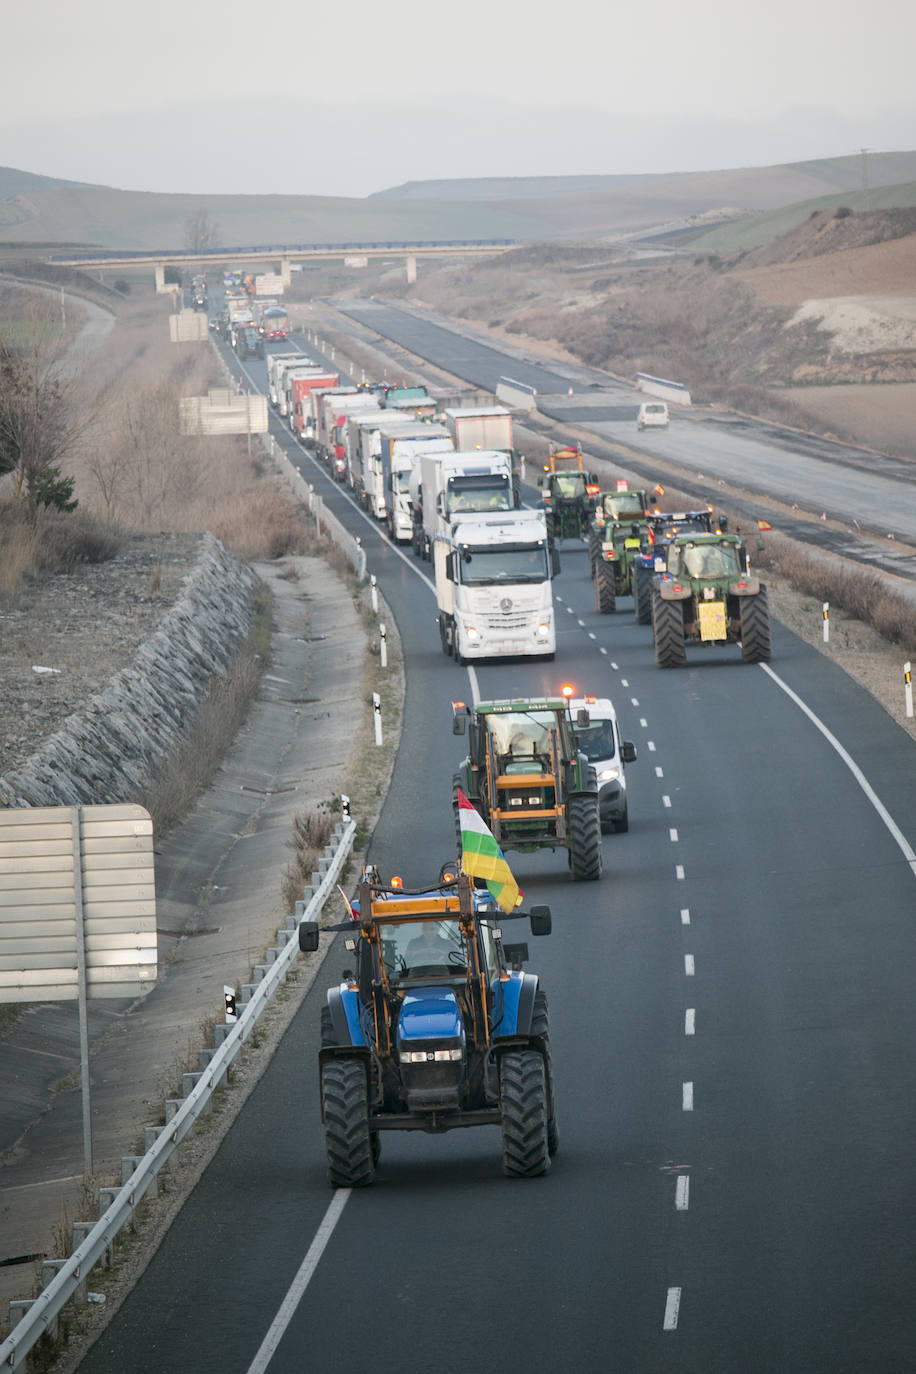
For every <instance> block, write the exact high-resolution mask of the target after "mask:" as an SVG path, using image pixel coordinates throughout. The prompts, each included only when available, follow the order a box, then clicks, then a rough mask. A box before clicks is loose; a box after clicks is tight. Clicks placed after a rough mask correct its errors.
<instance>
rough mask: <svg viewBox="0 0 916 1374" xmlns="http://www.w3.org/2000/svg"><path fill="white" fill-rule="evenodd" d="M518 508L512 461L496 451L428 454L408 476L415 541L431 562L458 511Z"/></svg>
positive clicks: (420, 553) (415, 546)
mask: <svg viewBox="0 0 916 1374" xmlns="http://www.w3.org/2000/svg"><path fill="white" fill-rule="evenodd" d="M516 504H517V499H516V496H515V491H514V487H513V482H512V460H511V458H510V457H509V455H508V454H506V453H500V452H498V451H497V450H495V449H493V450H490V451H489V452H488V451H487V450H485V449H484V450H479V449H474V450H472V451H471V452H463V451H461V450H458V451H456V452H454V453H446V454H435V453H431V454H424V455H423V457H422V458H421V459H420V462H419V463H418V464H417V466H416V467H415V468H414V471H413V473H412V474H411V478H410V510H411V518H412V521H413V525H412V529H411V543H412V545H413V551H414V553H415V554H416V555H417V557H418V558H430V557H431V553H432V545H433V540H434V539H435V538H436V537H437V536H438V535H440V534H446V533H447V532H448V528H449V525H450V524H451V521H452V517H453V516H454V515H455V513H456V512H457V511H477V512H484V511H494V510H501V511H509V510H514V509H515V507H516Z"/></svg>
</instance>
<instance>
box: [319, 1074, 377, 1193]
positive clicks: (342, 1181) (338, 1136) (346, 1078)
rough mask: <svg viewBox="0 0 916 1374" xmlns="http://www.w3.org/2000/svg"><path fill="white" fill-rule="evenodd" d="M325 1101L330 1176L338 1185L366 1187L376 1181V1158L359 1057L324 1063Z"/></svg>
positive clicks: (322, 1098) (323, 1084)
mask: <svg viewBox="0 0 916 1374" xmlns="http://www.w3.org/2000/svg"><path fill="white" fill-rule="evenodd" d="M321 1101H322V1106H323V1108H324V1117H325V1124H324V1134H325V1144H326V1146H327V1151H328V1178H329V1179H330V1181H331V1183H332V1184H333V1186H334V1187H335V1188H365V1187H366V1185H367V1184H369V1183H373V1182H374V1181H375V1161H374V1159H373V1151H372V1138H371V1132H370V1130H369V1092H368V1088H367V1086H366V1070H365V1068H364V1066H363V1065H362V1064H361V1063H360V1062H359V1060H356V1059H330V1060H328V1062H327V1063H326V1064H322V1066H321Z"/></svg>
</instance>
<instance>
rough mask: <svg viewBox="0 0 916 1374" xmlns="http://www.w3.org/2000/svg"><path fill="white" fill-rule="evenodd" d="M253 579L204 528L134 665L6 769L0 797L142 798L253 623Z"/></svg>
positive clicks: (8, 802) (1, 802)
mask: <svg viewBox="0 0 916 1374" xmlns="http://www.w3.org/2000/svg"><path fill="white" fill-rule="evenodd" d="M253 582H254V577H253V574H252V573H251V571H250V570H249V569H248V568H246V567H245V566H243V565H242V564H241V563H239V561H238V560H237V559H236V558H235V557H233V555H232V554H230V553H229V552H228V551H227V550H226V549H225V548H224V547H223V545H222V544H220V542H219V541H218V540H217V539H214V538H213V537H212V536H211V535H205V536H204V537H203V538H202V539H201V545H200V555H199V557H198V559H197V562H196V563H195V564H194V566H193V567H192V569H191V571H190V572H189V573H188V575H187V576H186V577H185V579H184V583H183V585H182V588H181V591H180V594H179V595H178V597H177V599H176V601H175V603H174V605H173V606H172V608H171V610H170V611H169V612H168V613H167V615H166V617H165V619H164V620H163V621H162V623H161V625H160V626H159V628H158V630H156V632H155V633H154V634H153V635H152V636H151V638H149V639H147V640H146V641H145V642H143V643H142V644H141V645H140V646H139V648H138V650H137V653H136V656H135V658H134V661H133V663H132V665H131V666H129V667H126V668H123V669H122V670H121V671H120V672H119V673H117V675H116V676H115V677H113V678H112V680H111V681H110V683H109V684H108V686H107V687H105V689H104V690H103V691H101V692H99V693H97V694H96V695H95V696H93V697H92V698H91V699H90V700H89V701H88V703H87V704H86V705H85V707H84V708H83V709H82V710H81V711H80V712H78V713H77V714H74V715H71V716H69V717H68V718H67V719H66V720H65V721H64V722H63V724H62V726H61V728H60V729H59V730H57V731H56V732H55V733H54V734H53V735H51V736H50V737H49V738H48V739H47V741H46V742H45V743H44V744H43V745H42V746H41V748H40V749H38V750H37V751H36V752H35V753H33V754H31V755H30V756H29V757H28V758H27V759H25V760H24V761H22V762H20V763H18V764H17V765H16V766H15V767H14V768H13V769H11V770H8V771H7V772H6V773H4V774H3V776H0V806H4V807H20V806H74V805H81V804H99V803H109V802H120V801H131V800H134V799H135V798H136V796H137V792H138V790H139V789H140V788H142V787H144V786H145V785H146V784H147V783H148V782H149V781H150V779H151V778H152V777H153V776H154V775H155V773H156V771H157V769H158V768H159V767H160V766H161V764H162V763H163V761H164V760H165V759H166V758H167V756H168V755H169V754H170V753H171V752H172V751H173V750H174V749H175V747H176V746H177V745H178V744H179V743H180V741H181V739H182V737H183V735H184V733H185V731H186V730H187V728H188V726H189V724H190V723H191V722H192V720H193V718H194V716H195V713H196V711H197V708H198V706H199V704H200V702H201V700H202V699H203V697H204V695H205V693H206V690H207V686H208V684H209V682H210V679H211V677H212V676H213V675H215V674H219V675H222V674H225V673H226V671H227V670H228V668H229V666H230V664H231V663H232V660H233V658H234V656H235V654H236V652H237V650H238V648H239V645H240V643H241V641H242V640H243V639H244V638H245V636H246V635H247V633H248V631H249V629H250V627H251V620H252V610H251V590H252V586H253Z"/></svg>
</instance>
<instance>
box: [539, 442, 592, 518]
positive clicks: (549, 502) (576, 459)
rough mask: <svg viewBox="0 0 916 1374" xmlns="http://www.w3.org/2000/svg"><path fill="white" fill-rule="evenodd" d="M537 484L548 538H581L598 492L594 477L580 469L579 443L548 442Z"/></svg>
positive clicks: (580, 452) (580, 453)
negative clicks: (542, 491) (539, 488)
mask: <svg viewBox="0 0 916 1374" xmlns="http://www.w3.org/2000/svg"><path fill="white" fill-rule="evenodd" d="M538 486H539V487H543V488H544V511H545V518H546V522H547V538H548V540H549V541H550V542H551V543H553V541H554V539H584V538H585V536H586V535H587V534H588V526H589V520H590V518H591V511H592V502H593V501H594V499H595V496H596V494H597V492H598V478H597V476H596V475H595V473H593V472H586V471H585V469H584V468H583V466H582V448H581V446H580V445H578V444H577V445H576V446H575V448H572V447H567V448H557V447H555V446H554V445H551V449H550V456H549V458H548V461H547V462H546V463H545V464H544V476H543V477H539V478H538Z"/></svg>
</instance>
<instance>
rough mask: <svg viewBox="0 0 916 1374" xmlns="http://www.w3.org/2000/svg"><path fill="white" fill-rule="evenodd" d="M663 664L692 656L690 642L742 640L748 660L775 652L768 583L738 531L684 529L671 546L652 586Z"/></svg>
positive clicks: (655, 635) (658, 650)
mask: <svg viewBox="0 0 916 1374" xmlns="http://www.w3.org/2000/svg"><path fill="white" fill-rule="evenodd" d="M652 635H653V638H654V640H655V662H656V663H657V664H658V666H659V668H677V667H679V666H680V665H681V664H683V663H685V662H686V658H687V653H686V650H687V645H688V644H690V645H694V644H696V645H708V644H740V645H741V657H742V659H743V660H744V662H745V663H765V662H767V661H768V660H769V657H770V612H769V608H768V605H767V589H766V587H765V585H764V584H763V583H762V582H760V581H758V579H757V578H756V577H751V575H750V573H749V572H748V568H747V553H746V551H745V548H744V545H743V544H742V543H741V541H740V539H739V538H738V536H737V535H736V534H721V533H718V534H681V535H678V536H677V538H675V539H674V540H673V541H672V542H671V543H670V544H669V545H668V547H667V550H666V568H665V571H664V572H663V573H661V574H660V575H659V576H657V577H656V579H655V584H654V586H653V588H652Z"/></svg>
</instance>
